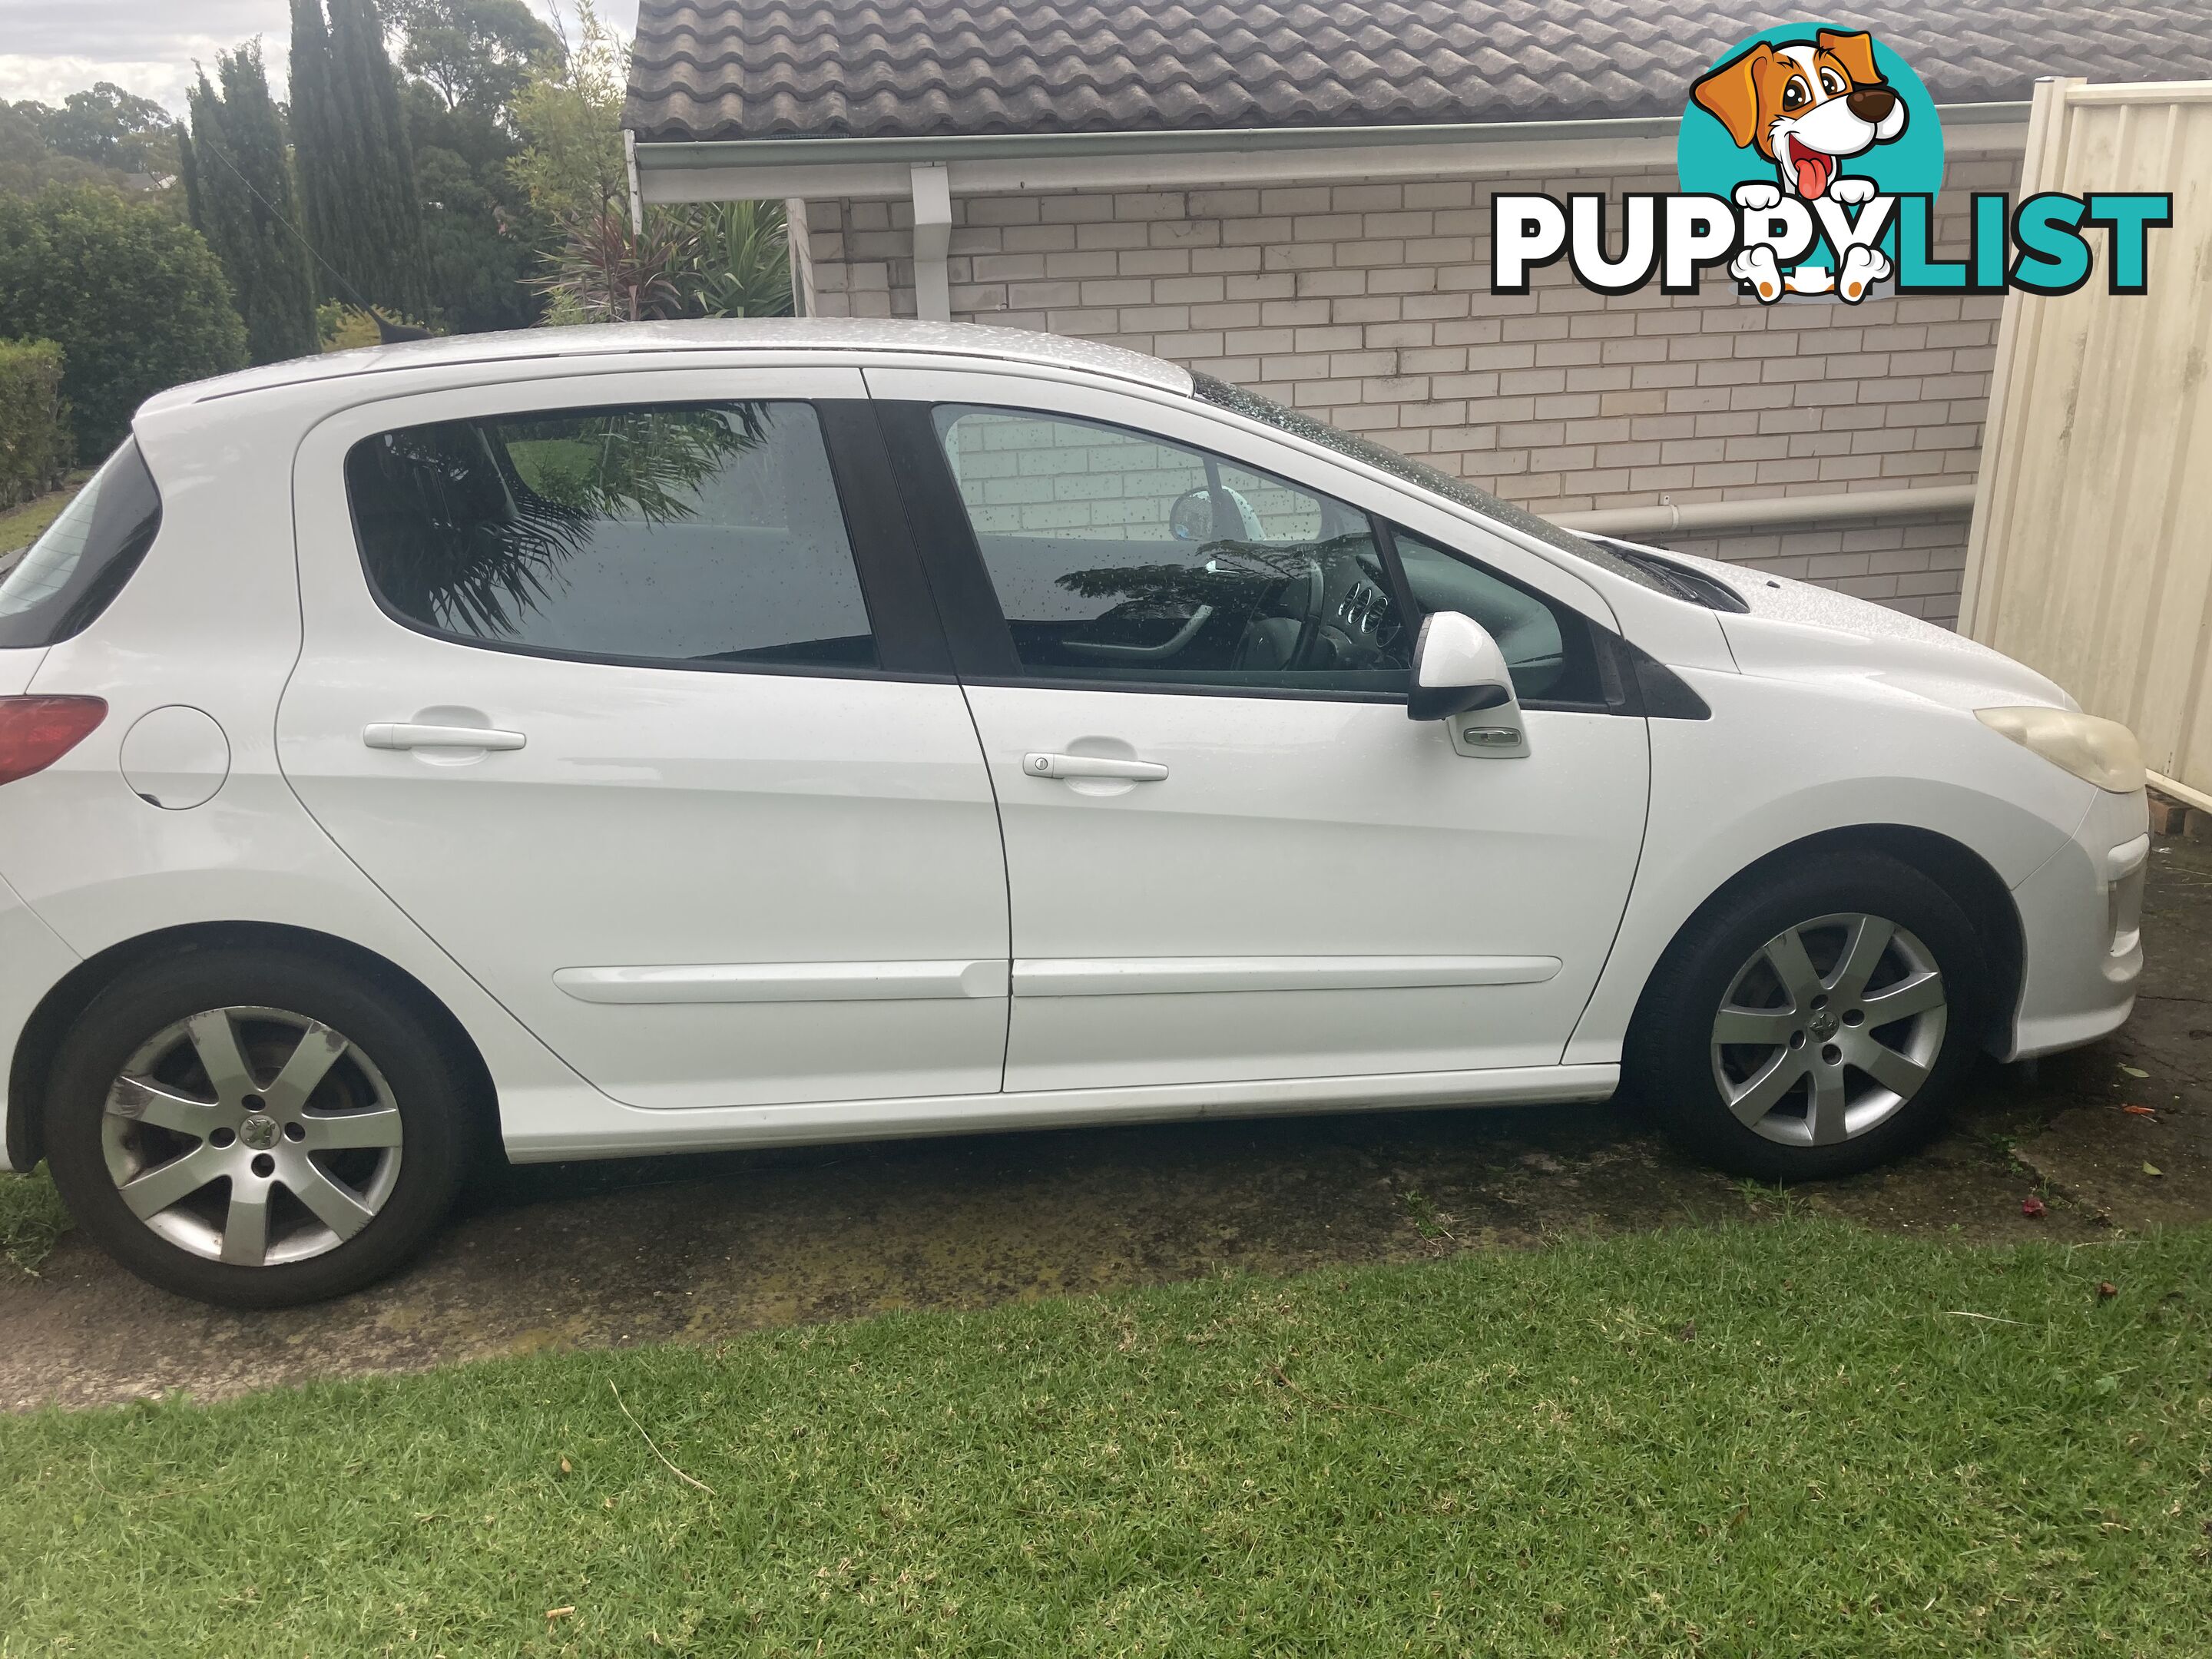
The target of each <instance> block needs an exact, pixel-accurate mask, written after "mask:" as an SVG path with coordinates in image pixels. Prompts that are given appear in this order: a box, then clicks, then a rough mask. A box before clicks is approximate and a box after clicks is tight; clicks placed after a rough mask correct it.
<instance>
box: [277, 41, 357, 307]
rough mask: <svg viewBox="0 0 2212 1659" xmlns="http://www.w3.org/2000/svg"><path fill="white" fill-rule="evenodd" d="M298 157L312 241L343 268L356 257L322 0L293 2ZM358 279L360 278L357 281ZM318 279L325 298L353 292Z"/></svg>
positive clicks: (325, 277) (322, 275)
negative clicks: (349, 216)
mask: <svg viewBox="0 0 2212 1659" xmlns="http://www.w3.org/2000/svg"><path fill="white" fill-rule="evenodd" d="M291 74H292V155H293V161H294V164H295V167H297V169H298V175H299V180H300V210H301V218H302V221H303V222H304V225H305V228H306V230H307V240H308V241H309V242H310V243H311V244H313V247H314V250H315V252H317V253H319V254H320V255H321V256H322V258H324V259H325V261H327V262H328V264H329V265H330V266H331V268H332V269H335V270H341V271H343V270H345V269H346V266H347V263H348V262H349V261H350V260H351V259H352V258H353V238H352V234H351V228H350V225H349V219H348V211H347V194H346V187H345V179H346V176H347V173H349V167H347V165H346V162H345V158H344V156H343V151H342V147H343V141H344V130H343V126H342V125H340V124H339V123H338V121H337V119H336V115H337V111H336V108H335V100H334V99H333V97H332V94H331V42H330V36H329V34H328V33H327V32H326V31H325V29H324V27H323V8H322V4H321V0H292V70H291ZM352 280H356V281H357V280H358V279H352ZM315 283H316V287H317V289H318V291H319V292H320V293H321V294H322V295H323V296H324V297H325V299H332V300H343V299H349V298H351V296H350V295H348V294H347V293H346V291H345V290H344V289H343V288H342V287H341V286H339V285H338V284H337V283H336V282H335V281H334V280H333V278H332V277H331V274H330V271H329V270H325V269H323V268H321V267H317V269H316V271H315Z"/></svg>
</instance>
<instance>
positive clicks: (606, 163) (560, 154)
mask: <svg viewBox="0 0 2212 1659" xmlns="http://www.w3.org/2000/svg"><path fill="white" fill-rule="evenodd" d="M576 15H577V31H576V39H575V40H574V42H572V43H570V46H569V49H568V52H565V53H563V54H562V56H560V57H558V58H541V59H540V60H539V61H538V64H536V65H534V66H533V69H532V74H531V76H530V78H529V80H528V82H526V84H525V85H524V87H523V88H522V90H521V91H520V93H518V94H516V95H515V99H514V105H513V111H514V125H515V130H516V131H518V132H520V134H521V135H522V146H523V147H522V153H521V154H520V155H518V156H516V157H515V160H514V176H515V178H516V179H517V180H518V181H519V182H520V184H521V185H522V187H523V188H524V189H525V190H526V191H529V193H530V200H531V203H532V205H533V206H535V207H536V208H537V209H538V211H539V212H540V213H542V214H544V216H546V217H547V218H548V219H550V220H551V221H553V222H555V223H556V224H560V225H563V226H572V225H580V224H583V223H585V222H587V221H588V220H590V219H591V218H592V217H593V216H596V215H597V214H598V212H599V210H600V209H601V208H603V207H605V206H606V205H608V204H617V205H619V206H621V207H622V208H623V211H624V212H627V211H628V210H629V209H628V202H629V169H628V167H625V166H624V164H623V143H622V108H623V94H624V91H625V89H626V87H627V83H628V78H629V70H628V64H629V53H628V52H626V51H625V50H624V49H623V43H622V41H621V40H620V39H619V38H618V37H617V35H616V34H615V33H614V32H613V31H612V30H611V29H610V28H608V27H607V26H606V25H605V23H603V22H601V21H599V14H598V13H597V12H596V11H594V10H593V9H592V0H578V3H577V8H576Z"/></svg>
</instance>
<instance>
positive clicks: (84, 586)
mask: <svg viewBox="0 0 2212 1659" xmlns="http://www.w3.org/2000/svg"><path fill="white" fill-rule="evenodd" d="M160 528H161V495H160V494H159V493H158V492H156V491H155V488H154V477H153V474H151V473H150V472H149V471H146V463H145V461H144V460H143V459H141V457H140V456H139V453H138V446H137V442H136V441H129V442H126V443H125V444H124V446H123V447H122V448H120V449H118V450H117V451H116V452H115V453H113V454H112V455H111V456H109V457H108V458H107V464H106V465H105V466H103V467H101V468H100V471H97V472H95V473H94V474H93V475H92V481H91V482H90V483H88V484H86V485H85V487H84V488H83V489H81V490H79V491H78V492H77V495H76V500H75V501H71V502H70V504H69V505H68V506H67V507H64V508H63V509H62V515H61V517H59V518H58V519H56V520H54V521H53V523H52V525H50V526H47V529H46V534H45V535H43V536H41V537H40V538H39V539H38V540H37V541H35V542H33V543H32V544H31V545H30V546H29V547H28V548H27V549H26V550H24V551H22V552H21V553H20V554H0V648H6V647H20V646H40V645H52V644H54V643H55V642H57V641H61V640H65V639H68V638H70V636H71V635H76V634H82V632H83V631H84V630H85V629H88V628H89V627H91V626H92V623H93V619H94V617H98V616H99V615H100V612H101V611H105V610H106V609H107V605H108V601H110V600H111V599H113V598H114V597H115V596H116V595H117V594H118V593H119V592H122V591H123V584H124V583H125V582H127V581H129V580H131V572H132V571H134V570H136V569H137V568H138V562H139V560H141V559H143V558H144V557H145V556H146V550H147V549H148V548H149V547H151V546H152V545H153V544H154V534H155V532H156V531H157V530H159V529H160Z"/></svg>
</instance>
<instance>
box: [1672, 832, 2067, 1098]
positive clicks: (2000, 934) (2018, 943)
mask: <svg viewBox="0 0 2212 1659" xmlns="http://www.w3.org/2000/svg"><path fill="white" fill-rule="evenodd" d="M1852 852H1868V853H1881V854H1885V855H1887V857H1890V858H1893V859H1895V860H1897V861H1898V862H1899V864H1903V865H1906V866H1911V868H1913V869H1916V870H1919V871H1921V872H1923V873H1924V874H1926V875H1928V876H1929V877H1930V878H1933V879H1934V880H1936V881H1937V882H1939V883H1941V884H1942V885H1943V886H1944V887H1945V888H1946V889H1948V890H1949V891H1950V893H1951V895H1952V896H1953V897H1954V898H1955V899H1956V900H1957V901H1958V902H1959V905H1960V908H1962V909H1964V910H1965V911H1966V915H1967V918H1968V920H1969V921H1972V923H1973V925H1974V931H1975V933H1977V934H1978V936H1979V937H1980V939H1981V941H1982V946H1983V949H1984V951H1987V953H1988V963H1989V969H1990V975H1991V980H1990V984H1989V986H1988V987H1986V994H1985V995H1984V998H1983V999H1982V1007H1983V1010H1984V1015H1985V1020H1984V1030H1981V1031H1978V1032H1977V1033H1976V1034H1975V1036H1976V1038H1977V1040H1978V1042H1979V1043H1980V1045H1981V1046H1982V1047H1983V1048H1985V1049H1987V1050H1989V1051H1990V1053H1992V1054H2001V1053H2002V1052H2003V1051H2004V1050H2005V1048H2007V1047H2008V1044H2009V1042H2010V1037H2011V1032H2012V1024H2013V1019H2014V1017H2015V1014H2016V1012H2018V1010H2019V1007H2020V995H2021V987H2022V974H2023V963H2025V961H2026V957H2027V947H2026V944H2025V936H2024V933H2023V930H2022V927H2021V919H2020V907H2019V906H2018V905H2017V904H2015V902H2013V896H2012V890H2011V889H2010V888H2008V887H2007V886H2006V885H2005V883H2004V878H2003V877H2002V876H2000V875H1999V874H1997V872H1996V870H1994V869H1993V868H1991V867H1990V863H1989V860H1986V859H1984V857H1982V855H1981V854H1978V853H1977V852H1975V851H1974V850H1973V848H1971V847H1968V846H1966V844H1965V843H1964V842H1958V841H1954V840H1953V839H1952V838H1951V837H1950V836H1946V835H1942V834H1940V833H1938V832H1937V831H1936V830H1933V829H1921V828H1919V827H1918V826H1917V825H1915V824H1905V823H1863V824H1852V825H1850V826H1848V827H1845V828H1842V829H1824V830H1821V831H1820V833H1819V834H1817V835H1812V836H1804V837H1803V838H1802V839H1800V840H1797V841H1793V842H1790V843H1789V844H1788V845H1786V846H1783V847H1778V848H1775V849H1774V850H1773V851H1772V852H1771V853H1767V854H1764V855H1762V856H1761V857H1759V858H1758V859H1756V860H1753V862H1752V863H1750V864H1748V865H1747V866H1744V867H1743V868H1742V869H1741V870H1739V871H1737V872H1736V873H1735V875H1733V876H1730V877H1729V878H1728V879H1727V880H1726V881H1724V882H1723V883H1722V884H1720V885H1719V886H1718V887H1717V888H1715V889H1714V890H1713V891H1712V892H1711V894H1709V895H1708V896H1706V898H1705V902H1703V903H1701V904H1700V905H1699V906H1698V908H1696V909H1695V910H1693V911H1692V912H1691V913H1690V914H1689V915H1687V916H1686V917H1684V918H1683V920H1682V925H1681V926H1680V927H1677V928H1676V929H1675V930H1674V937H1673V938H1671V939H1668V942H1667V945H1666V948H1665V949H1664V950H1662V951H1660V952H1659V955H1658V957H1656V959H1655V960H1654V961H1653V963H1652V965H1651V975H1650V978H1647V979H1646V980H1645V981H1644V989H1643V991H1642V993H1641V994H1639V995H1638V998H1637V1007H1636V1012H1637V1013H1638V1014H1640V1013H1641V1012H1643V1009H1644V1003H1645V1001H1646V1000H1648V999H1649V998H1650V995H1651V991H1652V987H1653V985H1654V984H1655V983H1656V981H1657V979H1658V975H1659V972H1660V969H1662V967H1663V966H1664V964H1665V963H1666V962H1667V960H1668V957H1669V956H1671V955H1672V954H1673V952H1674V947H1675V945H1676V944H1677V943H1678V942H1679V941H1680V939H1681V938H1682V936H1683V935H1684V934H1686V933H1689V932H1690V931H1691V930H1692V929H1693V928H1695V927H1699V925H1700V924H1701V923H1702V922H1703V921H1705V918H1706V917H1707V916H1708V915H1711V913H1712V911H1714V910H1715V909H1717V908H1719V907H1720V906H1721V905H1723V904H1725V903H1727V902H1729V901H1730V900H1731V899H1733V898H1734V897H1735V896H1736V895H1737V894H1738V893H1740V892H1741V891H1742V890H1744V889H1745V888H1747V887H1749V886H1753V885H1755V884H1758V883H1759V881H1761V880H1763V879H1765V878H1768V877H1769V876H1771V874H1772V873H1773V872H1774V871H1775V870H1777V869H1778V868H1784V867H1787V866H1791V865H1795V864H1801V863H1803V862H1804V861H1806V860H1812V859H1822V858H1832V857H1835V856H1836V855H1837V854H1842V853H1852ZM1629 1023H1630V1025H1631V1028H1633V1026H1634V1024H1635V1017H1634V1016H1633V1015H1632V1016H1631V1018H1630V1022H1629Z"/></svg>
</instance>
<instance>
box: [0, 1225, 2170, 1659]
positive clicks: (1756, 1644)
mask: <svg viewBox="0 0 2212 1659" xmlns="http://www.w3.org/2000/svg"><path fill="white" fill-rule="evenodd" d="M2100 1279H2109V1280H2111V1281H2112V1282H2113V1283H2114V1284H2115V1285H2117V1286H2118V1295H2116V1296H2113V1297H2100V1294H2099V1291H2098V1285H2099V1281H2100ZM1962 1314H1974V1315H1978V1316H1981V1317H1975V1318H1966V1317H1961V1316H1960V1315H1962ZM2208 1320H2212V1231H2205V1230H2199V1231H2189V1232H2185V1233H2174V1234H2169V1235H2165V1236H2160V1237H2152V1238H2149V1239H2146V1240H2143V1241H2142V1242H2139V1243H2110V1244H2099V1245H2095V1246H2091V1247H2083V1248H2079V1249H2072V1250H2068V1249H2063V1248H2060V1247H2057V1246H2044V1245H2035V1246H2026V1247H2021V1248H2019V1249H2010V1250H1992V1249H1970V1248H1965V1247H1948V1246H1943V1245H1929V1244H1927V1243H1919V1242H1912V1241H1906V1240H1900V1239H1895V1238H1886V1237H1878V1236H1875V1235H1871V1234H1867V1233H1863V1232H1859V1231H1852V1230H1850V1229H1847V1228H1845V1227H1844V1226H1841V1225H1837V1224H1833V1223H1828V1222H1820V1221H1816V1220H1808V1219H1805V1218H1784V1219H1781V1220H1778V1221H1774V1222H1771V1223H1767V1224H1765V1225H1743V1226H1739V1227H1734V1228H1728V1229H1722V1230H1719V1231H1680V1232H1675V1233H1670V1234H1665V1235H1661V1236H1657V1237H1633V1238H1624V1239H1620V1240H1615V1241H1612V1242H1607V1243H1571V1244H1565V1245H1561V1246H1558V1247H1554V1248H1551V1249H1545V1250H1541V1251H1537V1252H1533V1253H1528V1254H1522V1255H1513V1254H1502V1253H1501V1254H1486V1255H1468V1256H1462V1257H1456V1258H1452V1259H1449V1260H1444V1261H1435V1262H1431V1263H1425V1264H1422V1265H1419V1266H1415V1267H1381V1268H1365V1269H1360V1270H1358V1271H1347V1272H1336V1273H1321V1274H1317V1275H1312V1276H1309V1277H1304V1278H1301V1279H1291V1280H1284V1281H1275V1280H1258V1279H1232V1280H1225V1281H1216V1282H1209V1283H1203V1284H1197V1285H1182V1286H1173V1287H1169V1288H1165V1289H1160V1290H1153V1291H1143V1292H1138V1293H1133V1294H1127V1295H1121V1296H1115V1297H1105V1298H1100V1299H1085V1300H1074V1301H1063V1302H1051V1303H1041V1304H1030V1305H1023V1306H1012V1307H1006V1308H1001V1309H998V1310H992V1311H989V1312H985V1313H979V1314H972V1315H963V1316H945V1315H911V1316H896V1317H892V1318H887V1319H882V1320H877V1321H873V1322H866V1323H862V1324H855V1325H848V1326H838V1327H829V1328H814V1329H810V1330H800V1331H790V1332H784V1333H778V1334H767V1335H763V1336H760V1337H758V1338H754V1339H748V1340H743V1341H739V1342H736V1343H732V1344H731V1345H730V1346H726V1347H724V1348H720V1349H713V1350H707V1349H684V1348H660V1349H653V1350H649V1351H643V1352H629V1353H619V1354H609V1353H596V1354H577V1355H562V1356H540V1357H538V1358H529V1359H522V1360H513V1361H502V1362H499V1363H495V1364H485V1365H480V1366H476V1367H471V1368H465V1369H460V1370H451V1371H446V1372H441V1373H434V1374H430V1375H428V1376H416V1377H410V1378H404V1379H396V1380H390V1381H381V1382H371V1383H352V1384H347V1385H342V1386H339V1385H331V1386H320V1387H315V1388H311V1389H305V1390H301V1391H298V1392H291V1393H281V1394H275V1395H259V1396H255V1397H252V1398H249V1399H245V1400H241V1401H234V1402H232V1403H229V1404H226V1405H222V1406H218V1407H191V1406H188V1405H183V1404H178V1403H170V1404H166V1405H160V1406H148V1407H142V1408H132V1409H127V1410H119V1411H112V1412H100V1413H78V1414H64V1413H44V1414H40V1415H37V1416H33V1417H29V1418H25V1419H15V1420H13V1421H9V1422H7V1423H4V1424H0V1653H7V1654H18V1653H31V1652H47V1651H52V1650H64V1651H69V1652H79V1653H86V1654H94V1653H98V1654H121V1653H152V1652H160V1653H162V1654H165V1655H171V1654H193V1653H220V1654H240V1655H249V1654H264V1653H266V1654H276V1653H283V1654H301V1653H317V1654H337V1653H360V1654H366V1653H379V1654H381V1653H400V1654H424V1655H428V1654H432V1653H437V1652H444V1653H448V1654H452V1655H455V1656H459V1655H460V1654H464V1653H470V1654H477V1653H499V1654H506V1653H555V1652H574V1653H587V1654H640V1653H650V1652H654V1651H672V1652H679V1653H693V1654H713V1655H728V1654H750V1653H763V1654H766V1653H799V1654H816V1653H820V1654H838V1655H856V1656H863V1655H864V1656H881V1655H891V1654H901V1655H904V1654H927V1655H950V1654H987V1655H994V1656H1009V1659H1014V1656H1020V1659H1027V1656H1039V1655H1046V1656H1049V1655H1061V1654H1078V1655H1102V1656H1103V1655H1138V1654H1172V1655H1175V1656H1178V1659H1180V1656H1185V1655H1212V1654H1223V1655H1228V1654H1238V1655H1242V1654H1252V1653H1261V1654H1275V1653H1328V1654H1346V1655H1358V1656H1363V1659H1364V1656H1369V1655H1383V1654H1395V1653H1421V1654H1431V1653H1433V1654H1453V1653H1467V1654H1486V1655H1487V1654H1560V1655H1577V1656H1579V1655H1601V1654H1632V1655H1637V1656H1644V1655H1657V1654H1746V1655H1749V1654H1772V1655H1792V1656H1795V1655H1810V1654H1820V1655H1839V1656H1842V1655H1848V1656H1854V1659H1856V1656H1864V1655H1874V1654H1893V1653H1911V1654H1923V1653H1925V1654H1937V1653H1951V1654H1963V1653H1966V1652H1969V1651H1972V1652H1974V1653H1996V1654H2016V1655H2054V1656H2056V1655H2075V1654H2084V1653H2090V1652H2097V1653H2113V1654H2160V1655H2164V1654H2180V1653H2193V1652H2202V1651H2203V1650H2204V1649H2205V1644H2206V1642H2207V1628H2208V1627H2207V1624H2206V1619H2207V1613H2208V1611H2212V1601H2208V1599H2207V1585H2208V1583H2212V1549H2208V1546H2212V1537H2208V1534H2207V1533H2206V1531H2205V1527H2206V1524H2207V1520H2208V1517H2209V1516H2212V1378H2208V1376H2207V1370H2208V1367H2212V1340H2208ZM611 1383H617V1384H619V1386H620V1389H621V1395H620V1400H619V1401H617V1398H616V1396H615V1395H614V1393H613V1392H612V1390H611V1388H610V1384H611ZM623 1407H628V1411H629V1413H630V1414H631V1415H625V1413H624V1410H623ZM633 1418H634V1420H633ZM647 1434H649V1435H650V1436H651V1437H652V1439H653V1443H655V1444H657V1445H658V1447H659V1451H660V1453H662V1454H665V1456H666V1457H667V1459H668V1460H669V1462H670V1463H672V1464H673V1465H674V1466H676V1468H680V1469H682V1470H683V1471H684V1473H685V1474H688V1475H690V1476H691V1477H692V1478H694V1479H695V1480H697V1481H699V1482H702V1483H703V1485H704V1486H706V1487H710V1488H712V1490H711V1492H709V1491H706V1490H702V1489H701V1488H700V1487H698V1486H692V1485H690V1484H688V1483H687V1482H686V1481H685V1480H684V1479H682V1478H679V1476H678V1474H675V1473H673V1472H672V1471H671V1468H669V1467H667V1466H665V1465H664V1464H663V1463H662V1462H660V1461H659V1457H658V1456H656V1455H655V1453H654V1451H653V1449H650V1448H649V1447H648V1446H647V1441H646V1436H647ZM561 1608H568V1609H573V1611H570V1612H568V1613H560V1614H557V1615H556V1616H550V1617H549V1614H551V1613H553V1610H555V1609H561Z"/></svg>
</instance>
